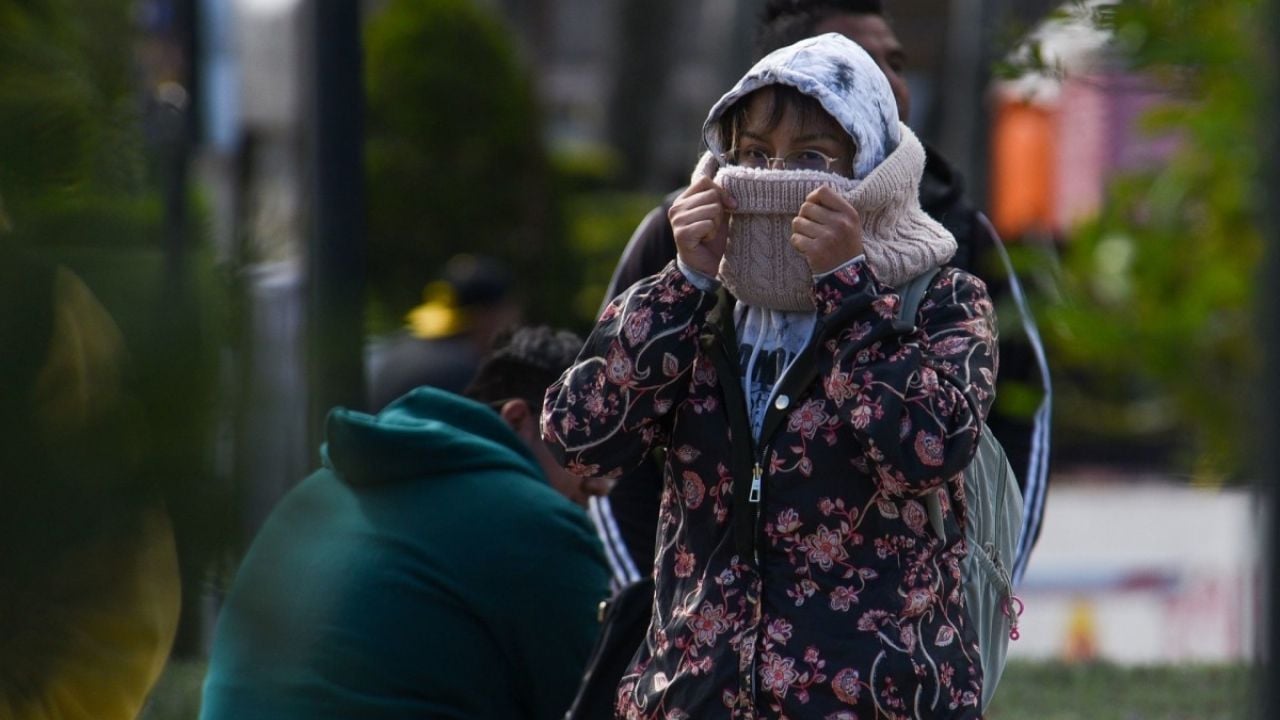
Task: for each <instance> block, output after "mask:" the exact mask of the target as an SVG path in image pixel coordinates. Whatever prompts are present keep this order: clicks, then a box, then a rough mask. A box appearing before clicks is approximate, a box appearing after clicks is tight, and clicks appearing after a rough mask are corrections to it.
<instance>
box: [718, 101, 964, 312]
mask: <svg viewBox="0 0 1280 720" xmlns="http://www.w3.org/2000/svg"><path fill="white" fill-rule="evenodd" d="M900 132H901V136H902V139H901V142H899V143H898V147H897V148H895V149H894V151H893V152H891V153H890V154H889V156H888V157H887V158H885V160H884V162H882V163H880V164H879V165H877V166H876V167H875V169H873V170H872V171H871V173H870V174H869V175H867V177H866V179H864V180H861V181H859V180H852V179H850V178H846V177H842V176H840V175H834V174H831V173H825V172H814V171H811V170H760V169H754V168H744V167H735V166H727V167H723V168H719V171H718V172H717V170H716V163H715V161H714V159H713V158H712V157H711V155H710V154H707V155H704V156H703V159H702V161H701V162H699V163H698V168H697V170H695V172H694V179H695V180H696V179H697V178H698V177H699V176H700V175H704V174H714V177H715V179H716V181H717V182H718V183H720V185H721V186H723V187H724V189H725V190H727V191H728V192H729V194H730V195H732V196H733V198H734V199H735V200H737V201H738V208H737V210H735V211H734V213H733V216H732V218H731V220H730V225H729V244H728V246H727V247H726V248H725V255H724V258H723V260H722V261H721V263H720V271H719V275H718V277H719V279H720V281H721V282H723V283H724V285H725V287H726V288H727V289H728V290H729V292H731V293H733V295H734V297H736V298H738V299H739V300H741V301H742V302H744V303H746V304H748V305H754V306H757V307H765V308H770V309H774V310H786V311H798V310H813V309H814V306H813V299H812V288H813V275H812V273H811V271H810V269H809V264H808V262H807V261H806V260H805V258H804V256H803V255H801V254H800V252H799V251H798V250H796V249H795V248H794V247H792V245H791V220H792V219H793V218H794V217H795V216H796V215H797V214H798V213H799V212H800V206H801V205H803V204H804V199H805V197H807V196H808V195H809V193H811V192H813V191H814V190H816V189H817V188H818V187H820V186H822V185H830V186H832V187H833V188H835V189H836V190H837V191H838V192H839V193H840V194H841V195H842V196H843V197H844V198H845V199H847V200H849V202H850V204H852V205H853V206H854V208H856V209H857V211H858V215H859V216H860V218H861V220H862V244H863V251H864V252H865V253H866V256H867V262H868V263H869V264H870V265H871V269H872V271H873V272H874V273H875V275H876V278H877V279H878V280H880V281H881V282H883V283H885V284H886V285H889V286H893V287H897V286H898V285H901V284H902V283H905V282H906V281H907V280H910V279H911V278H913V277H915V276H916V275H919V274H920V273H922V272H925V271H926V270H929V269H931V268H934V267H939V266H941V265H944V264H945V263H946V262H947V261H948V260H950V259H951V257H952V256H953V255H955V252H956V241H955V238H953V237H952V236H951V233H949V232H947V230H946V228H944V227H942V225H941V224H940V223H938V222H937V221H936V220H934V219H933V218H931V217H929V216H928V215H927V214H925V212H924V210H922V209H921V208H920V178H921V177H922V175H923V174H924V161H925V154H924V147H923V146H922V145H921V144H920V141H919V140H918V139H917V138H916V136H915V134H913V133H912V132H911V129H910V128H908V127H907V126H906V125H901V127H900Z"/></svg>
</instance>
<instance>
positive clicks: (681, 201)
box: [667, 177, 738, 277]
mask: <svg viewBox="0 0 1280 720" xmlns="http://www.w3.org/2000/svg"><path fill="white" fill-rule="evenodd" d="M737 206H738V203H737V201H735V200H734V199H733V198H732V197H730V195H729V193H728V192H726V191H725V189H724V188H722V187H720V186H719V185H717V184H715V182H714V181H713V180H712V179H711V178H709V177H703V178H701V179H699V180H698V181H697V182H695V183H694V184H692V185H690V186H689V188H688V189H687V190H685V191H684V192H682V193H680V197H678V198H676V200H675V202H673V203H671V210H670V211H669V212H668V213H667V219H668V220H670V221H671V230H672V231H673V232H674V234H675V238H676V254H677V255H678V256H679V257H680V260H681V261H682V262H683V263H684V264H685V265H688V266H689V267H691V268H693V269H694V270H697V271H698V272H700V273H702V274H703V275H706V276H707V277H715V276H716V273H717V272H719V270H720V258H722V257H724V246H725V242H726V241H727V240H728V238H729V212H728V211H729V210H732V209H734V208H736V207H737Z"/></svg>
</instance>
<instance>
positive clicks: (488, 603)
mask: <svg viewBox="0 0 1280 720" xmlns="http://www.w3.org/2000/svg"><path fill="white" fill-rule="evenodd" d="M326 435H327V443H326V446H325V447H324V448H323V449H322V451H321V453H322V456H323V458H324V465H325V467H324V468H323V469H321V470H319V471H317V472H316V473H314V474H313V475H311V476H310V477H309V478H307V479H306V480H305V481H303V482H302V483H301V484H300V485H298V487H296V488H295V489H294V490H293V491H292V492H290V493H289V494H288V495H287V496H286V497H285V498H284V499H283V500H282V501H281V502H280V504H279V506H277V507H276V509H275V510H274V511H273V512H272V514H271V517H270V518H269V519H268V520H267V522H266V524H265V525H264V526H263V528H262V531H261V532H260V533H259V535H258V537H257V538H256V539H255V540H254V542H253V545H252V546H251V547H250V549H249V552H248V554H247V555H246V556H245V559H244V562H243V564H242V566H241V567H240V570H239V573H238V574H237V577H236V580H235V583H234V585H233V587H232V589H231V592H230V594H229V595H228V597H227V601H226V605H225V606H224V607H223V609H222V613H221V617H220V619H219V622H218V626H217V630H216V633H215V637H214V643H213V652H212V657H211V659H210V665H209V674H208V677H207V678H206V680H205V691H204V701H203V703H204V704H203V708H202V712H201V718H203V719H204V720H223V719H228V720H229V719H231V718H235V719H236V720H253V719H254V718H277V719H278V718H286V719H287V718H308V719H309V720H313V719H318V718H319V719H322V718H353V717H359V718H371V719H372V718H467V719H472V718H559V717H561V716H562V715H563V713H564V711H565V710H566V709H567V708H568V706H569V703H570V702H571V701H572V699H573V694H574V692H575V690H576V688H577V685H578V681H579V679H580V677H581V673H582V670H583V667H584V665H585V664H586V660H587V656H588V654H589V653H590V650H591V646H592V643H593V642H594V640H595V635H596V631H597V629H598V624H597V622H596V619H595V608H596V606H597V605H598V603H599V602H600V601H601V600H602V599H604V598H605V597H606V595H607V592H608V588H607V586H608V569H607V566H606V564H605V560H604V556H603V554H602V552H601V550H600V547H599V543H598V541H597V539H596V536H595V533H594V532H593V531H592V529H591V526H590V523H589V522H588V520H587V518H586V515H585V514H584V513H583V512H582V511H581V510H580V509H579V508H578V507H577V506H575V505H573V504H572V503H570V502H569V501H568V500H566V499H565V498H563V497H562V496H561V495H560V494H558V493H557V492H555V491H554V490H553V489H551V487H550V486H549V485H548V484H547V482H546V479H545V477H544V475H543V473H542V471H541V470H540V469H539V467H538V464H537V462H536V461H535V460H534V457H533V455H532V454H531V453H530V452H529V450H528V448H526V447H525V446H524V444H523V443H522V442H521V441H520V439H519V438H517V437H516V435H515V434H514V433H513V432H512V431H511V430H510V429H509V428H508V427H507V426H506V424H505V423H504V422H503V421H502V419H501V418H499V417H498V415H497V414H496V413H494V412H493V411H492V410H490V409H489V408H487V407H485V406H483V405H480V404H477V403H475V402H472V401H470V400H466V399H464V398H461V397H458V396H456V395H452V394H449V393H446V392H442V391H439V390H434V389H430V388H421V389H418V390H415V391H413V392H411V393H409V394H408V395H405V396H404V397H403V398H401V399H400V400H398V401H396V402H395V403H393V404H391V405H390V406H389V407H388V408H387V409H386V410H384V411H382V412H381V413H379V414H378V415H377V416H376V417H375V416H370V415H366V414H363V413H358V412H353V411H350V410H343V409H337V410H334V411H333V412H331V413H330V415H329V419H328V425H327V428H326Z"/></svg>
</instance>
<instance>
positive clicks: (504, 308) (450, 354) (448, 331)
mask: <svg viewBox="0 0 1280 720" xmlns="http://www.w3.org/2000/svg"><path fill="white" fill-rule="evenodd" d="M422 295H423V301H422V304H421V305H419V306H417V307H415V308H414V309H413V310H410V311H409V313H408V314H407V315H406V316H405V321H406V326H405V328H404V329H403V330H401V331H399V332H397V333H395V334H393V335H391V336H389V337H385V338H380V339H378V340H375V341H374V342H373V343H372V345H371V346H370V348H369V358H368V368H369V371H368V372H369V407H370V409H371V411H372V412H377V411H379V410H381V409H382V408H384V407H386V406H387V405H388V404H389V403H390V402H391V401H392V400H395V399H396V398H398V397H400V396H401V395H404V394H405V393H407V392H409V391H410V390H412V389H414V388H416V387H420V386H423V385H429V386H431V387H434V388H439V389H441V390H448V391H449V392H461V391H462V389H463V388H465V387H466V386H467V384H468V383H470V382H471V378H472V376H473V375H474V374H475V372H476V366H477V365H478V364H479V360H480V357H481V355H483V354H484V352H485V350H486V349H487V348H488V347H489V345H490V343H492V342H493V338H494V335H495V334H497V332H498V331H499V330H502V329H503V328H506V327H508V326H510V325H513V324H515V323H516V322H517V321H518V320H519V317H520V311H519V307H518V306H517V305H516V303H515V301H514V298H513V294H512V290H511V276H510V273H509V272H508V271H507V269H506V268H505V267H504V266H503V265H502V264H501V263H499V262H497V261H496V260H492V259H490V258H485V257H479V256H475V255H455V256H454V257H453V258H451V259H450V260H449V262H448V263H447V264H446V265H445V269H444V274H443V276H442V277H441V278H440V279H438V280H436V281H433V282H431V283H430V284H428V285H427V287H426V289H425V290H424V291H423V293H422Z"/></svg>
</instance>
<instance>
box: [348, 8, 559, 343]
mask: <svg viewBox="0 0 1280 720" xmlns="http://www.w3.org/2000/svg"><path fill="white" fill-rule="evenodd" d="M364 37H365V50H366V55H365V64H366V73H365V79H366V91H367V99H368V129H367V135H366V146H365V152H366V169H367V179H368V204H369V271H370V286H371V294H372V298H371V299H372V302H373V306H374V307H377V308H382V309H383V312H385V313H386V314H387V315H389V316H391V317H394V318H396V319H397V320H398V318H399V316H400V315H401V314H402V313H403V312H404V311H405V310H407V309H408V308H409V307H411V306H413V305H415V304H417V302H419V301H420V297H421V292H422V287H423V285H424V284H425V282H426V281H428V280H429V279H431V278H432V277H433V276H434V275H436V274H437V273H438V271H439V269H440V268H441V267H442V266H443V264H444V262H445V260H447V259H448V258H449V257H450V256H451V255H453V254H455V253H458V252H463V251H466V252H474V253H482V254H487V255H492V256H494V257H497V258H499V259H502V260H505V261H507V262H508V263H510V264H511V266H512V267H513V268H515V269H517V272H518V274H521V275H523V274H524V273H526V271H529V270H532V269H535V268H547V267H548V264H559V263H560V262H563V260H564V258H563V253H562V252H561V250H562V247H563V243H562V241H561V240H560V239H559V236H558V233H556V232H555V231H554V225H555V223H556V221H557V213H556V210H555V205H554V198H553V196H552V190H553V183H552V182H551V175H550V168H549V164H548V162H547V159H546V154H545V150H544V147H543V143H542V135H541V133H542V127H541V118H540V113H539V110H538V107H537V105H536V102H535V99H534V94H533V87H532V84H531V82H530V79H529V78H528V77H527V75H526V73H525V71H524V70H523V69H522V67H521V66H520V64H519V62H518V58H517V55H516V52H515V48H514V47H513V45H512V41H511V39H510V37H509V35H508V33H507V32H506V30H505V28H504V27H503V26H502V25H501V24H500V22H499V21H498V20H497V19H496V18H494V17H493V16H491V15H490V14H489V13H488V12H487V11H485V10H482V9H481V8H480V7H478V6H477V5H476V4H475V3H473V2H471V1H470V0H392V1H391V2H389V3H388V4H387V6H386V7H385V8H384V9H383V10H381V11H380V12H379V13H378V14H377V15H376V16H375V17H373V18H372V19H371V20H370V21H369V23H368V25H367V27H366V29H365V36H364ZM553 266H554V265H553ZM558 270H559V268H557V271H558ZM570 279H571V278H570ZM569 287H571V283H570V282H566V281H565V280H564V279H562V280H561V282H560V284H558V285H547V286H544V287H538V288H532V289H531V290H532V294H531V295H532V296H531V297H530V301H531V303H532V308H531V313H532V314H533V315H535V316H539V315H545V314H546V313H549V312H551V313H554V308H555V307H556V306H563V305H565V304H566V301H565V296H566V294H567V293H568V292H569V290H568V288H569Z"/></svg>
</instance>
